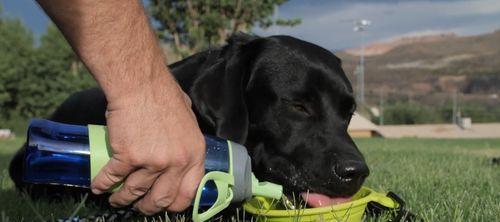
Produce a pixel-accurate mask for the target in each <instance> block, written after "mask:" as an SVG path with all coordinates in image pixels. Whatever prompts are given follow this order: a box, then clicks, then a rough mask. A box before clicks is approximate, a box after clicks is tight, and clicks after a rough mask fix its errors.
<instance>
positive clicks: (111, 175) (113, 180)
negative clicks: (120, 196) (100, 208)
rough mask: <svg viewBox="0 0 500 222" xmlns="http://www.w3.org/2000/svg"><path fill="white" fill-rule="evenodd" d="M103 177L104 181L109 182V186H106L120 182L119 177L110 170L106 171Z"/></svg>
mask: <svg viewBox="0 0 500 222" xmlns="http://www.w3.org/2000/svg"><path fill="white" fill-rule="evenodd" d="M104 176H105V177H106V180H107V181H109V183H110V184H108V185H113V184H115V183H118V182H120V180H121V177H120V175H118V174H115V173H113V171H111V170H106V172H105V173H104Z"/></svg>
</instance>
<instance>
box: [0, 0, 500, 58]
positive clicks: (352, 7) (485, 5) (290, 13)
mask: <svg viewBox="0 0 500 222" xmlns="http://www.w3.org/2000/svg"><path fill="white" fill-rule="evenodd" d="M0 2H2V4H3V7H4V8H3V11H4V14H7V15H9V16H14V17H19V18H21V19H22V21H23V22H24V23H25V24H26V25H27V26H28V27H29V28H30V29H31V30H32V31H33V32H34V33H35V34H36V35H40V34H41V33H43V32H44V30H45V26H46V24H47V23H48V21H49V19H48V18H47V17H46V16H45V14H44V13H43V12H42V11H41V9H40V8H39V7H38V6H37V5H36V3H35V1H34V0H0ZM274 17H275V18H277V17H279V18H301V19H302V23H301V24H300V25H298V26H295V27H271V28H269V29H267V30H262V29H260V28H254V29H253V32H254V33H256V34H258V35H261V36H268V35H276V34H282V35H291V36H294V37H297V38H300V39H303V40H306V41H310V42H313V43H315V44H318V45H320V46H322V47H324V48H327V49H330V50H340V49H346V48H352V47H358V46H359V45H360V44H361V34H360V33H358V32H354V31H353V25H354V21H355V20H358V19H367V20H370V21H371V22H372V24H371V25H370V26H369V27H368V28H367V29H366V31H365V33H364V35H365V41H366V42H375V41H387V40H390V39H396V38H398V37H403V36H409V35H425V34H433V33H442V32H455V33H457V34H459V35H476V34H482V33H487V32H492V31H494V30H496V29H500V0H290V1H288V2H286V3H285V4H283V5H281V6H280V7H279V8H278V9H277V10H276V13H275V16H274Z"/></svg>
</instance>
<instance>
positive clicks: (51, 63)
mask: <svg viewBox="0 0 500 222" xmlns="http://www.w3.org/2000/svg"><path fill="white" fill-rule="evenodd" d="M32 65H33V72H32V73H30V74H29V76H26V77H25V78H23V79H21V84H20V87H19V90H20V100H19V107H18V110H19V113H21V114H22V115H23V116H25V117H28V118H29V117H34V116H39V117H43V116H47V115H48V114H49V113H51V112H53V111H54V109H55V108H56V107H57V106H58V105H59V104H60V103H61V102H62V101H63V100H64V99H65V98H66V97H68V95H69V94H70V93H72V92H75V91H78V90H80V89H83V88H88V87H91V86H94V85H95V81H94V80H93V79H92V77H91V76H90V75H89V74H88V73H87V71H86V69H85V68H84V67H83V65H82V64H81V63H80V61H79V59H78V57H77V56H76V54H75V53H74V52H73V50H72V49H71V47H70V46H69V44H68V43H67V42H66V39H64V37H63V35H62V34H61V33H60V32H59V30H58V29H57V27H56V26H55V25H53V24H50V25H49V26H47V31H46V33H45V34H44V35H43V36H42V37H41V38H40V46H39V47H38V48H37V49H36V51H35V55H34V60H33V64H32Z"/></svg>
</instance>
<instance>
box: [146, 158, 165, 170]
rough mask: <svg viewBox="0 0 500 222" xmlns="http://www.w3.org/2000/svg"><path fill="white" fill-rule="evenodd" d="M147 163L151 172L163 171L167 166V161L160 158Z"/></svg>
mask: <svg viewBox="0 0 500 222" xmlns="http://www.w3.org/2000/svg"><path fill="white" fill-rule="evenodd" d="M149 163H150V166H151V167H152V168H153V170H157V171H160V170H163V169H165V168H167V167H168V166H169V164H168V161H167V160H165V159H161V158H155V159H153V160H151V161H150V162H149Z"/></svg>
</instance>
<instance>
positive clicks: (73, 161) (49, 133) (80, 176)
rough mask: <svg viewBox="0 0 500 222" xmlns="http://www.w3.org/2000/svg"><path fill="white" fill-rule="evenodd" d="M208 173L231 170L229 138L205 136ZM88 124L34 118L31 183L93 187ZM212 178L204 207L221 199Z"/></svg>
mask: <svg viewBox="0 0 500 222" xmlns="http://www.w3.org/2000/svg"><path fill="white" fill-rule="evenodd" d="M205 143H206V159H205V172H206V173H208V172H211V171H221V172H226V173H229V170H230V159H229V158H230V150H229V143H228V141H227V140H224V139H221V138H217V137H213V136H208V135H205ZM89 144H90V142H89V129H88V127H87V126H80V125H70V124H62V123H57V122H53V121H49V120H43V119H33V120H32V121H31V122H30V126H29V128H28V137H27V145H28V146H27V150H26V156H25V164H24V174H23V178H24V181H25V182H28V183H38V184H57V185H64V186H77V187H84V188H88V187H90V183H91V179H92V178H91V173H90V168H91V166H90V165H91V161H90V158H91V155H90V147H89V146H90V145H89ZM217 195H218V192H217V187H216V186H215V184H214V183H213V182H212V181H209V182H207V183H206V184H205V185H204V187H203V188H202V194H201V197H202V198H201V199H200V206H211V205H212V204H213V203H214V202H215V201H216V200H217Z"/></svg>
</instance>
